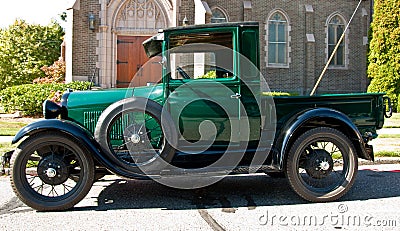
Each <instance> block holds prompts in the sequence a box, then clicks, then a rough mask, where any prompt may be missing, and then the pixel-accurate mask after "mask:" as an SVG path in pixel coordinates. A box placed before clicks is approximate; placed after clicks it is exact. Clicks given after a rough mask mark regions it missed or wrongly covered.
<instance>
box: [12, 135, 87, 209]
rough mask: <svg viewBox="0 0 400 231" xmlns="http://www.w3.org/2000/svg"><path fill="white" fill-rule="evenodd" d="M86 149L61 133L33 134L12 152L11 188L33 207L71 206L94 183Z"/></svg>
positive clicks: (57, 207) (81, 197)
mask: <svg viewBox="0 0 400 231" xmlns="http://www.w3.org/2000/svg"><path fill="white" fill-rule="evenodd" d="M87 153H88V152H87V150H86V149H84V148H83V147H82V145H79V144H77V143H76V142H75V141H73V140H71V139H70V138H69V137H67V136H65V135H63V134H54V133H40V134H36V135H33V136H31V137H29V138H27V139H26V140H24V141H23V142H22V143H21V144H20V145H19V146H18V148H17V150H16V151H15V152H14V154H13V156H12V159H11V165H12V174H11V185H12V188H13V190H14V192H15V193H16V195H17V196H18V197H19V198H20V199H21V201H23V202H24V203H25V204H27V205H28V206H30V207H32V208H34V209H36V210H39V211H52V210H65V209H68V208H71V207H73V206H74V205H75V204H77V203H78V202H79V201H81V200H82V199H83V198H84V197H85V196H86V195H87V193H88V192H89V190H90V188H91V186H92V184H93V179H94V164H93V159H92V157H91V156H89V155H88V154H87Z"/></svg>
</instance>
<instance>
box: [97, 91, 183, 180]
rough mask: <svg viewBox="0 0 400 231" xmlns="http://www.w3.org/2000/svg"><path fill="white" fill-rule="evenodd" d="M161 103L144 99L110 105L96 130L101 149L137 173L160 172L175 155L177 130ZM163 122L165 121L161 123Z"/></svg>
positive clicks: (127, 168)
mask: <svg viewBox="0 0 400 231" xmlns="http://www.w3.org/2000/svg"><path fill="white" fill-rule="evenodd" d="M161 114H162V106H161V105H160V104H158V103H156V102H154V101H152V100H149V99H145V98H137V97H133V98H128V99H123V100H121V101H118V102H116V103H114V104H112V105H110V106H109V107H108V108H107V109H106V110H105V111H104V112H103V113H102V114H101V116H100V118H99V120H98V122H97V125H96V129H95V132H94V136H95V139H96V140H97V142H98V143H99V144H100V146H101V148H102V151H103V152H104V153H105V155H106V156H107V157H108V158H110V160H112V161H113V162H114V163H115V164H116V165H118V166H120V167H122V168H123V169H125V170H127V171H129V172H133V173H137V174H150V173H152V174H153V173H154V174H157V172H158V173H159V171H160V170H161V169H163V168H164V167H165V166H166V164H168V163H170V162H171V160H172V158H173V156H174V154H175V149H174V147H175V145H176V141H177V131H176V129H175V126H174V122H173V120H172V118H171V117H170V116H169V114H167V113H165V114H164V115H163V118H161ZM161 121H162V124H161Z"/></svg>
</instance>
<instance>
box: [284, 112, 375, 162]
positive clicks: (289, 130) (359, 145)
mask: <svg viewBox="0 0 400 231" xmlns="http://www.w3.org/2000/svg"><path fill="white" fill-rule="evenodd" d="M316 120H326V121H330V122H331V124H329V123H327V124H326V125H325V124H324V125H323V126H328V127H330V126H340V129H339V130H341V131H347V132H344V133H345V134H346V135H348V136H349V138H350V140H351V141H352V142H353V144H354V146H355V148H356V150H357V153H358V155H359V157H361V158H364V159H372V158H373V156H372V157H371V156H369V155H368V154H367V152H366V151H365V148H364V147H365V143H364V140H363V137H362V135H361V133H360V132H359V131H358V128H357V127H356V125H355V124H354V123H353V122H352V121H351V119H350V118H349V117H348V116H346V115H345V114H343V113H342V112H340V111H336V110H334V109H330V108H315V109H311V110H307V111H302V112H300V113H298V114H296V115H294V116H292V117H291V118H290V119H289V120H288V121H287V124H286V125H285V126H284V127H283V129H281V132H280V134H279V135H278V139H277V143H278V144H279V143H281V148H280V152H279V156H278V157H276V162H278V164H279V167H280V168H281V169H282V168H283V164H284V158H285V156H286V154H287V152H288V150H289V148H290V144H291V143H293V141H294V140H293V138H294V137H297V132H298V131H299V130H300V128H302V126H304V125H305V124H308V123H309V122H311V121H316Z"/></svg>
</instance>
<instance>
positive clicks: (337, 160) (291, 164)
mask: <svg viewBox="0 0 400 231" xmlns="http://www.w3.org/2000/svg"><path fill="white" fill-rule="evenodd" d="M357 168H358V162H357V156H356V152H355V149H354V147H353V144H352V143H351V141H350V140H349V139H348V138H347V137H346V136H345V135H344V134H343V133H342V132H340V131H338V130H336V129H332V128H325V127H323V128H314V129H311V130H309V131H307V132H305V133H304V134H303V135H301V136H300V137H299V138H298V139H297V140H296V142H295V143H294V144H293V146H292V147H291V149H290V152H289V154H288V158H287V165H286V175H287V178H288V180H289V183H290V185H291V187H292V188H293V190H294V191H295V192H296V193H297V194H298V195H300V196H301V197H303V198H304V199H306V200H309V201H312V202H327V201H334V200H336V199H338V198H340V197H342V196H343V195H344V194H345V193H346V192H347V191H348V190H349V189H350V188H351V186H352V185H353V184H354V180H355V177H356V175H357V170H358V169H357Z"/></svg>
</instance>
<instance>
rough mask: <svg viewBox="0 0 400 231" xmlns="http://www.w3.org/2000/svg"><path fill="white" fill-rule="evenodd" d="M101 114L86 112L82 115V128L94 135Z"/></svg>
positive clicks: (98, 112) (99, 112)
mask: <svg viewBox="0 0 400 231" xmlns="http://www.w3.org/2000/svg"><path fill="white" fill-rule="evenodd" d="M101 112H102V111H87V112H84V113H83V126H84V127H85V128H86V129H88V130H89V131H90V132H91V133H94V129H95V128H96V124H97V121H98V120H99V117H100V115H101Z"/></svg>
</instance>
